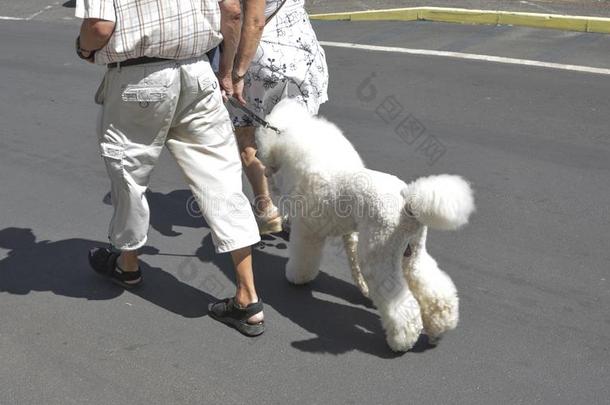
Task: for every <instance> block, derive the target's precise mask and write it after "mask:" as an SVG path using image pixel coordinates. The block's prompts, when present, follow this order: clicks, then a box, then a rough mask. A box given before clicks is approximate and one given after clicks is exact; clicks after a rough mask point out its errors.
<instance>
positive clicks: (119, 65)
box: [116, 62, 121, 72]
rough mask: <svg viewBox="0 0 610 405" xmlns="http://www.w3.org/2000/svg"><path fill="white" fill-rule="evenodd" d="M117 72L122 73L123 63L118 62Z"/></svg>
mask: <svg viewBox="0 0 610 405" xmlns="http://www.w3.org/2000/svg"><path fill="white" fill-rule="evenodd" d="M116 71H117V72H120V71H121V62H117V63H116Z"/></svg>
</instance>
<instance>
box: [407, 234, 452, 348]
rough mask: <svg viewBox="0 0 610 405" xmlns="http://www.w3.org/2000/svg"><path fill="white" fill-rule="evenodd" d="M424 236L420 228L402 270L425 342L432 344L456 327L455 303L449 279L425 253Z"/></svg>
mask: <svg viewBox="0 0 610 405" xmlns="http://www.w3.org/2000/svg"><path fill="white" fill-rule="evenodd" d="M426 233H427V230H426V227H422V229H421V230H420V231H419V234H418V235H416V236H415V237H414V238H413V240H412V241H411V242H410V243H409V246H410V252H409V253H410V254H409V255H405V257H404V258H403V271H404V274H405V277H406V278H407V282H408V283H409V287H411V291H413V295H414V296H415V298H416V299H417V301H418V302H419V306H420V308H421V314H422V320H423V324H424V329H425V330H426V334H427V335H428V337H429V341H430V343H432V344H435V343H437V342H438V340H439V339H440V338H441V337H442V335H443V334H444V333H445V332H447V331H449V330H452V329H455V328H456V326H457V324H458V318H459V300H458V295H457V289H456V288H455V285H454V284H453V281H452V280H451V278H450V277H449V276H448V275H447V274H446V273H445V272H443V271H442V270H441V269H439V268H438V265H437V264H436V261H435V260H434V259H433V258H432V257H431V256H430V255H429V254H428V252H427V251H426Z"/></svg>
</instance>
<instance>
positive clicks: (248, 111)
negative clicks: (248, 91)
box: [229, 97, 282, 135]
mask: <svg viewBox="0 0 610 405" xmlns="http://www.w3.org/2000/svg"><path fill="white" fill-rule="evenodd" d="M229 102H230V103H231V104H232V105H233V107H237V108H239V109H240V110H242V111H243V112H245V113H246V114H248V115H249V116H250V118H252V119H253V120H254V121H256V122H258V123H259V124H260V125H262V126H263V128H266V129H270V130H272V131H275V132H276V133H277V134H278V135H279V134H281V133H282V131H280V130H279V129H277V128H276V127H274V126H273V125H271V124H269V123H268V122H267V121H265V120H264V119H262V118H261V117H259V116H258V115H256V113H255V112H254V111H252V110H251V109H249V108H248V107H246V106H244V105H241V104H239V101H237V100H235V99H234V98H233V97H229Z"/></svg>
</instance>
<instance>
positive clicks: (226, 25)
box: [218, 0, 241, 101]
mask: <svg viewBox="0 0 610 405" xmlns="http://www.w3.org/2000/svg"><path fill="white" fill-rule="evenodd" d="M219 5H220V15H221V21H220V32H221V33H222V37H223V41H222V52H221V53H220V68H219V71H218V81H219V82H220V86H221V88H222V90H223V91H224V92H225V95H226V97H231V95H232V94H233V82H232V80H231V75H232V74H233V61H234V60H235V54H236V53H237V46H238V45H239V34H240V31H241V6H240V5H239V0H221V1H220V2H219ZM225 101H226V99H225Z"/></svg>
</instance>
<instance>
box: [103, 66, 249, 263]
mask: <svg viewBox="0 0 610 405" xmlns="http://www.w3.org/2000/svg"><path fill="white" fill-rule="evenodd" d="M96 101H97V102H98V103H102V112H101V114H100V119H99V123H98V124H99V125H98V136H99V144H100V149H101V154H102V157H103V159H104V162H105V164H106V170H107V172H108V175H109V177H110V180H111V184H112V190H111V193H112V205H113V207H114V215H113V216H112V220H111V222H110V227H109V231H108V238H109V239H110V242H111V243H112V245H113V246H114V247H115V248H116V249H120V250H135V249H138V248H139V247H141V246H143V245H144V244H145V243H146V239H147V233H148V227H149V219H150V210H149V208H148V203H147V201H146V196H145V192H146V189H147V188H148V184H149V180H150V175H151V172H152V170H153V169H154V167H155V164H156V163H157V161H158V159H159V156H160V154H161V151H162V149H163V146H164V145H167V148H168V149H169V151H170V153H171V154H172V155H173V157H174V159H176V161H177V163H178V165H179V166H180V168H181V170H182V172H183V173H184V175H185V177H186V180H187V182H188V185H189V187H190V189H191V191H192V192H193V195H194V196H195V198H196V199H197V202H198V203H199V207H200V208H201V213H202V215H203V217H204V218H205V220H206V221H207V223H208V225H209V226H210V228H211V230H212V239H213V241H214V245H215V246H216V251H217V252H219V253H222V252H229V251H233V250H236V249H239V248H243V247H246V246H251V245H253V244H255V243H257V242H258V241H259V240H260V236H259V234H258V227H257V225H256V220H255V219H254V215H253V213H252V209H251V207H250V203H249V201H248V199H247V198H246V196H245V195H244V194H243V191H242V165H241V161H240V158H239V151H238V147H237V143H236V140H235V135H234V133H233V127H232V125H231V120H230V118H229V114H228V112H227V110H226V108H225V106H224V105H223V103H222V96H221V93H220V88H219V86H218V81H217V80H216V76H215V75H214V72H213V71H212V69H211V67H210V64H209V62H208V60H207V58H206V57H205V56H203V57H201V58H196V59H189V60H182V61H179V60H176V61H167V62H165V61H164V62H159V63H151V64H145V65H136V66H127V67H119V68H112V69H108V71H107V73H106V76H105V79H104V82H103V83H102V86H101V87H100V90H99V91H98V94H97V95H96ZM185 209H186V207H185Z"/></svg>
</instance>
